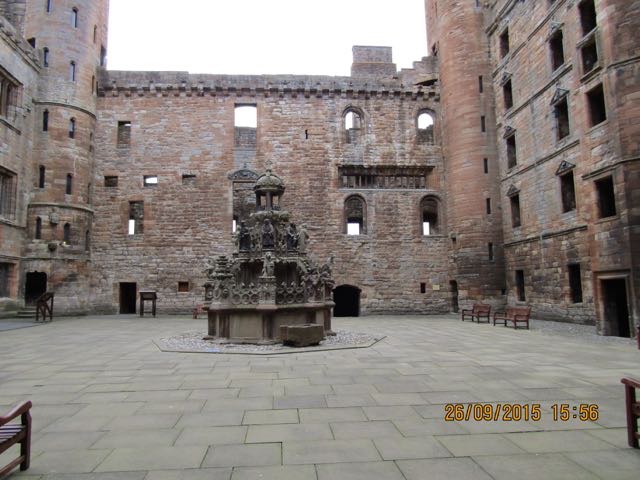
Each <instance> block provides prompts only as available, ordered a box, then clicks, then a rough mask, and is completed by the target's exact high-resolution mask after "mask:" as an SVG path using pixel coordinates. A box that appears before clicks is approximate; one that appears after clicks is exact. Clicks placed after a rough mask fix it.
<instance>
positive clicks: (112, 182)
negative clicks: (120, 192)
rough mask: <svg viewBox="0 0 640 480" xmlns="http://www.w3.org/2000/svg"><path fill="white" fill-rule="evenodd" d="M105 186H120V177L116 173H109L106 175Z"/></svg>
mask: <svg viewBox="0 0 640 480" xmlns="http://www.w3.org/2000/svg"><path fill="white" fill-rule="evenodd" d="M104 186H105V187H117V186H118V177H117V176H115V175H109V176H105V177H104Z"/></svg>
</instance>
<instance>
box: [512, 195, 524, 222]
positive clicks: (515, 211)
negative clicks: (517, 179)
mask: <svg viewBox="0 0 640 480" xmlns="http://www.w3.org/2000/svg"><path fill="white" fill-rule="evenodd" d="M509 203H510V204H511V226H512V227H513V228H518V227H520V226H521V225H522V222H521V220H520V195H518V194H516V195H512V196H511V197H510V198H509Z"/></svg>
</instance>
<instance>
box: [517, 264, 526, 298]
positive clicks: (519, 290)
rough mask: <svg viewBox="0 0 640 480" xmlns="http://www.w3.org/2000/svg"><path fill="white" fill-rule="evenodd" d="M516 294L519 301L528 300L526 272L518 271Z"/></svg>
mask: <svg viewBox="0 0 640 480" xmlns="http://www.w3.org/2000/svg"><path fill="white" fill-rule="evenodd" d="M516 292H517V295H518V301H520V302H524V301H525V300H526V297H525V294H524V270H516Z"/></svg>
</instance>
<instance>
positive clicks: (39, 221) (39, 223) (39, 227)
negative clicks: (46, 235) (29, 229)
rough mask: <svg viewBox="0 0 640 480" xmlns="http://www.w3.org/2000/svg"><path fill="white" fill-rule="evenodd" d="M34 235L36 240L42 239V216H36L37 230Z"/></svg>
mask: <svg viewBox="0 0 640 480" xmlns="http://www.w3.org/2000/svg"><path fill="white" fill-rule="evenodd" d="M34 237H35V239H36V240H40V239H41V238H42V219H41V218H40V217H36V231H35V235H34Z"/></svg>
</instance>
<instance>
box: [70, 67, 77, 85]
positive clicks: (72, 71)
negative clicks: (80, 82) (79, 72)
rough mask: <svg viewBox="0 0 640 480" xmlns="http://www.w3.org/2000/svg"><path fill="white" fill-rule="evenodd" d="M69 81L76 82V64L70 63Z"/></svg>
mask: <svg viewBox="0 0 640 480" xmlns="http://www.w3.org/2000/svg"><path fill="white" fill-rule="evenodd" d="M69 80H71V81H72V82H75V81H76V62H71V63H69Z"/></svg>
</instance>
